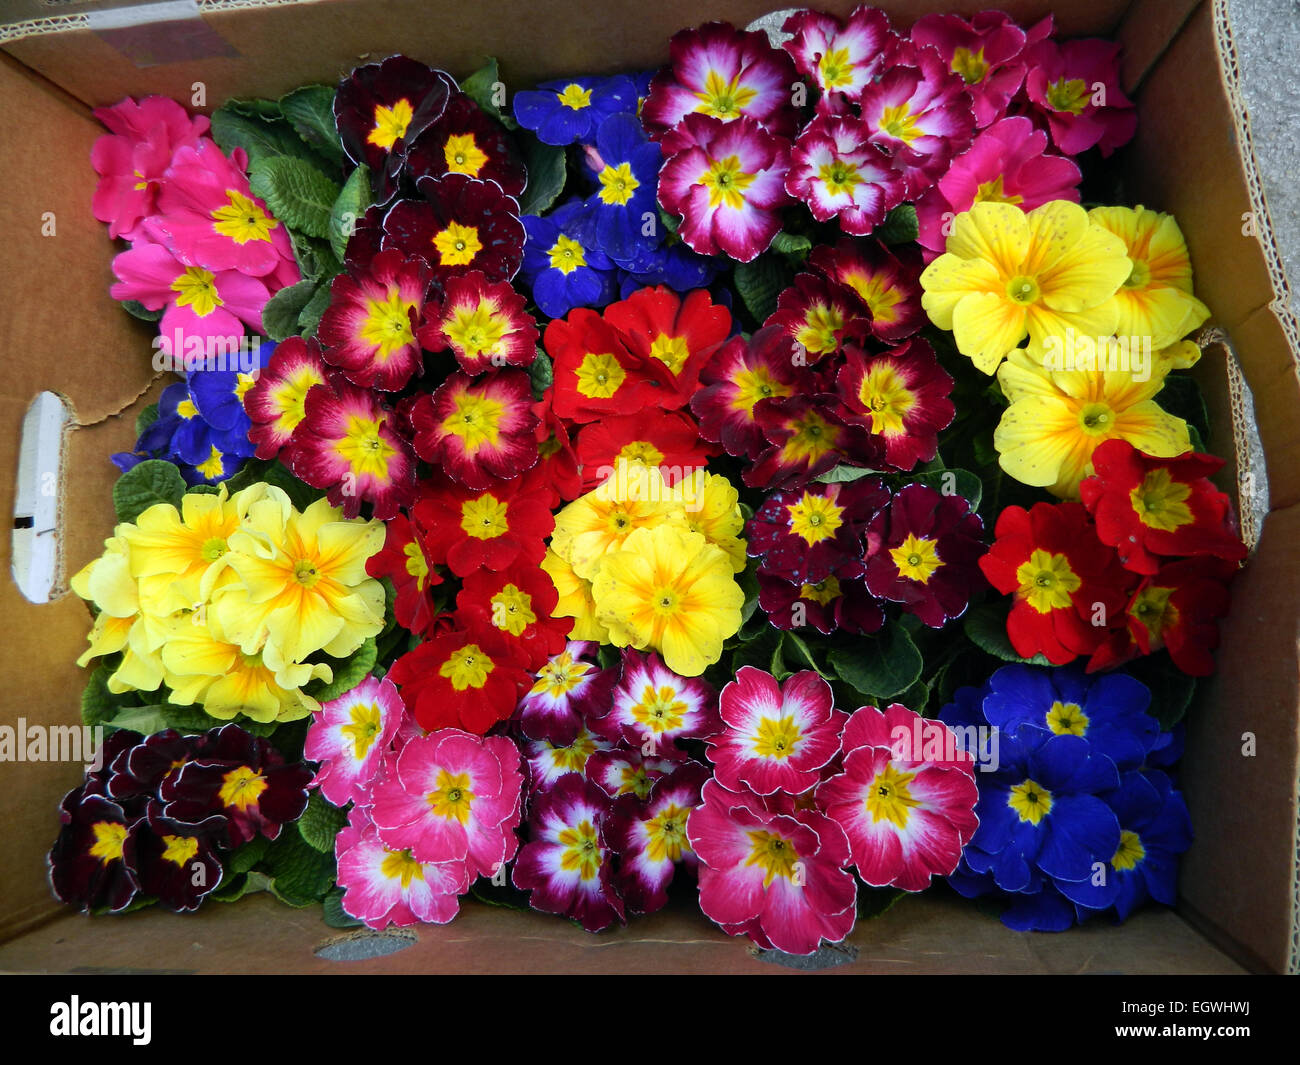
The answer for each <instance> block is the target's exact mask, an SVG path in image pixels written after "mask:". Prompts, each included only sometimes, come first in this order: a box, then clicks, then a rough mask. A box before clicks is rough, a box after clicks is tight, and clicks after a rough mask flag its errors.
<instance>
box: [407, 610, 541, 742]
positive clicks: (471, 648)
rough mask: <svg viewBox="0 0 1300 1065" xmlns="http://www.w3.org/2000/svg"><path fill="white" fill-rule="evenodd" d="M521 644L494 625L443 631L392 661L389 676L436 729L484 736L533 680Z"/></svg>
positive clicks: (418, 714) (419, 717)
mask: <svg viewBox="0 0 1300 1065" xmlns="http://www.w3.org/2000/svg"><path fill="white" fill-rule="evenodd" d="M523 662H524V660H523V658H522V656H521V653H520V651H519V650H518V648H517V647H514V646H511V645H510V644H509V643H507V642H506V641H505V640H504V639H502V637H501V634H500V633H497V632H494V631H493V630H492V628H491V627H488V628H475V629H473V630H471V631H468V632H463V631H452V632H445V633H440V634H439V635H437V636H434V637H433V639H431V640H428V641H426V642H425V643H422V644H420V646H419V647H417V648H415V650H413V651H408V652H407V653H406V654H404V655H402V657H401V658H399V659H398V660H397V661H396V662H394V663H393V668H392V670H390V671H389V674H388V676H389V677H390V678H391V679H392V681H393V683H394V684H396V685H397V686H398V688H400V689H401V692H402V700H403V701H404V702H405V703H406V708H407V709H408V710H409V711H410V712H411V713H412V714H413V715H414V716H415V720H416V721H417V722H419V724H420V727H421V728H423V729H425V730H426V731H429V732H432V731H434V730H436V729H443V728H460V729H464V730H465V731H466V732H472V733H474V734H475V735H477V736H482V735H483V734H484V733H485V732H487V730H488V729H490V728H491V727H492V726H493V725H495V724H496V723H497V722H498V721H504V720H505V719H506V718H508V717H509V716H510V715H511V714H512V713H514V710H515V704H516V703H517V702H518V701H519V697H520V696H521V695H522V694H523V693H524V692H525V691H527V690H528V687H529V685H531V683H532V678H531V677H530V676H529V675H528V673H527V671H526V670H525V669H524V666H523Z"/></svg>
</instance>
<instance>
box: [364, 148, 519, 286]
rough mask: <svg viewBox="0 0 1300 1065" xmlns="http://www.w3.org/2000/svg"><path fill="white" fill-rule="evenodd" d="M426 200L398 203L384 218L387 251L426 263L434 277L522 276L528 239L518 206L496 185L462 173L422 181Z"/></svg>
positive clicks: (493, 278)
mask: <svg viewBox="0 0 1300 1065" xmlns="http://www.w3.org/2000/svg"><path fill="white" fill-rule="evenodd" d="M418 187H419V189H420V193H421V195H422V196H424V197H425V199H423V200H398V201H397V202H396V203H394V204H393V206H392V207H390V208H389V209H388V213H387V214H385V215H384V236H383V240H382V246H383V247H384V248H396V249H397V250H399V251H400V252H402V253H403V254H404V255H408V256H410V255H414V256H418V257H420V258H421V259H424V261H425V262H427V263H428V264H429V265H430V266H431V267H432V268H433V272H434V276H435V277H436V278H437V279H439V280H444V279H446V278H447V277H450V276H452V275H453V274H467V273H469V272H470V271H471V270H481V271H482V272H483V273H484V274H486V275H487V278H488V280H489V281H509V280H510V279H511V278H512V277H514V276H515V274H516V273H518V272H519V265H520V263H522V262H523V258H524V240H525V239H526V237H527V234H526V233H525V232H524V225H523V223H522V222H520V221H519V204H518V203H517V202H516V201H515V199H514V198H513V197H511V196H507V195H506V194H505V193H504V192H503V191H502V190H501V186H500V185H498V184H497V183H496V182H495V181H476V180H475V179H474V178H470V177H466V176H465V175H464V174H447V175H445V176H444V177H441V178H438V179H436V180H434V179H431V178H421V179H420V181H419V186H418Z"/></svg>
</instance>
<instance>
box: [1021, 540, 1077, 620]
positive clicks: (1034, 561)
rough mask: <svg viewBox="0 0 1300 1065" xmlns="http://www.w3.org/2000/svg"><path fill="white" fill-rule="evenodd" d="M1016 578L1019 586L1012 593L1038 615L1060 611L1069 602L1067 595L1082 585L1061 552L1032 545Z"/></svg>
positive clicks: (1070, 594)
mask: <svg viewBox="0 0 1300 1065" xmlns="http://www.w3.org/2000/svg"><path fill="white" fill-rule="evenodd" d="M1016 581H1017V582H1018V583H1019V585H1020V587H1019V588H1017V590H1016V595H1017V596H1018V597H1019V598H1021V599H1023V600H1025V601H1026V602H1028V603H1029V605H1030V606H1031V607H1033V608H1034V609H1035V610H1036V611H1038V613H1040V614H1050V613H1051V612H1052V611H1053V610H1064V609H1065V608H1066V607H1068V606H1069V605H1070V603H1071V599H1070V596H1072V595H1073V594H1074V593H1075V592H1077V591H1078V590H1079V588H1080V586H1081V585H1082V584H1083V581H1082V580H1081V579H1080V578H1079V576H1078V574H1076V573H1075V572H1074V570H1072V569H1071V568H1070V560H1069V559H1068V558H1066V556H1065V555H1059V554H1057V555H1054V554H1052V553H1051V552H1050V551H1044V550H1043V549H1042V548H1035V549H1034V551H1033V552H1032V553H1031V554H1030V556H1029V558H1028V559H1027V560H1026V561H1024V562H1022V563H1021V565H1020V568H1019V569H1017V570H1016Z"/></svg>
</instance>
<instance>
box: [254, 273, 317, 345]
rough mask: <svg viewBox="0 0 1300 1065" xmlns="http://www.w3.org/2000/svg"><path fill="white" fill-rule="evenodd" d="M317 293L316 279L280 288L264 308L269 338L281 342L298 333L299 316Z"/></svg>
mask: <svg viewBox="0 0 1300 1065" xmlns="http://www.w3.org/2000/svg"><path fill="white" fill-rule="evenodd" d="M315 294H316V282H315V281H299V282H298V283H297V284H296V285H289V286H288V287H287V288H282V289H280V291H279V292H277V293H276V294H275V295H274V296H272V297H271V298H270V299H269V300H267V301H266V305H265V306H264V307H263V308H262V328H263V329H265V330H266V335H267V338H268V339H270V340H274V341H275V342H276V343H279V342H280V341H281V340H287V339H288V338H289V337H291V336H297V335H298V318H299V316H300V315H301V314H302V312H303V308H304V307H306V306H307V304H308V303H310V302H311V298H312V296H314V295H315Z"/></svg>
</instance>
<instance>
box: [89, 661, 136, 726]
mask: <svg viewBox="0 0 1300 1065" xmlns="http://www.w3.org/2000/svg"><path fill="white" fill-rule="evenodd" d="M114 668H115V667H114V666H111V665H109V664H108V663H107V662H101V663H100V664H99V665H98V666H96V667H95V669H94V672H92V673H91V674H90V680H88V681H87V682H86V686H85V688H83V689H82V692H81V723H82V724H83V725H89V726H91V727H92V728H93V727H94V726H95V725H108V724H109V723H110V722H112V720H113V718H114V717H116V716H117V715H118V714H119V713H121V712H122V711H123V709H124V708H126V707H131V706H137V705H139V701H138V694H137V693H136V692H134V691H129V692H122V693H120V694H117V693H114V692H111V691H109V690H108V678H109V677H111V676H112V675H113V670H114Z"/></svg>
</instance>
